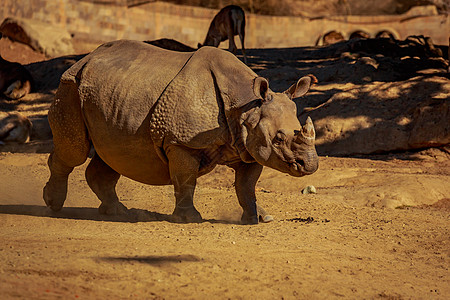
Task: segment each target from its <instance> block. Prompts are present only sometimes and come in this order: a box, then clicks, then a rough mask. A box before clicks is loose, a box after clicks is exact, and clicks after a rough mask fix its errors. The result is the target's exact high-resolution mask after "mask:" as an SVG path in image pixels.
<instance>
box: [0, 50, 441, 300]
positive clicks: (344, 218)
mask: <svg viewBox="0 0 450 300" xmlns="http://www.w3.org/2000/svg"><path fill="white" fill-rule="evenodd" d="M2 47H3V48H2ZM10 47H11V45H7V46H1V45H0V49H1V51H2V55H3V54H5V55H4V57H5V58H7V59H10V60H13V58H14V55H17V57H20V53H21V51H27V50H26V49H22V50H20V51H19V50H17V48H14V49H15V50H14V51H10V52H11V53H10V54H8V55H10V56H7V55H6V52H7V51H6V50H5V49H10ZM26 59H29V56H26ZM40 59H43V58H42V57H41V58H39V57H37V58H36V60H35V61H39V60H40ZM16 61H20V59H19V58H18V59H16ZM21 62H22V63H32V62H33V61H27V62H24V61H21ZM51 96H52V91H49V92H48V93H34V94H31V95H29V96H27V97H26V98H25V99H23V100H20V101H16V102H12V103H11V102H5V101H3V102H2V105H3V106H2V108H5V107H6V108H7V109H15V110H18V111H20V112H22V113H24V114H25V115H27V116H29V117H30V118H33V117H35V119H34V123H35V125H36V124H37V125H39V126H41V127H39V128H38V129H42V130H44V129H45V128H46V123H45V118H43V117H42V116H43V115H44V116H45V113H46V110H47V109H48V105H49V103H50V101H51ZM39 120H41V121H40V122H38V121H39ZM50 138H51V136H50V135H49V132H45V130H44V133H35V134H34V135H33V137H32V142H31V144H28V145H13V146H9V147H7V146H3V147H2V148H1V149H0V151H1V152H0V170H1V171H0V262H1V263H0V298H1V299H11V298H22V299H76V298H80V299H125V298H131V299H206V298H208V299H256V298H260V299H280V298H283V299H305V298H311V299H328V298H353V299H354V298H358V299H360V298H364V299H374V298H385V299H411V298H412V299H426V298H432V299H449V298H450V272H449V256H450V185H449V182H450V160H449V157H448V154H446V153H445V152H441V151H439V150H426V151H422V152H418V153H414V154H411V153H410V154H395V155H393V154H391V155H379V156H365V157H361V158H355V157H351V158H337V157H325V156H322V157H320V167H319V170H318V171H317V172H316V173H315V174H313V175H311V176H308V177H303V178H293V177H290V176H288V175H285V174H282V173H279V172H277V171H274V170H270V169H265V170H264V172H263V175H262V177H261V179H260V181H259V184H258V187H257V197H258V199H259V200H258V201H259V203H260V204H261V205H263V206H264V207H265V208H266V210H268V211H269V212H270V213H271V214H272V215H273V216H274V219H275V220H274V222H272V223H268V224H259V225H256V226H242V225H239V222H238V220H239V218H240V214H241V209H240V208H239V205H238V203H237V199H236V196H235V193H234V187H233V171H232V170H230V169H228V168H226V167H219V168H216V169H215V170H214V171H213V172H212V173H210V174H208V175H205V176H204V177H202V178H200V179H199V184H198V187H197V190H196V195H195V199H196V200H195V203H196V207H197V209H198V210H199V211H200V212H201V213H202V215H203V217H204V219H205V222H203V223H200V224H174V223H170V222H168V221H166V220H167V217H168V214H170V213H171V211H172V210H173V208H174V198H173V191H172V187H170V186H167V187H152V186H146V185H142V184H139V183H137V182H134V181H131V180H129V179H127V178H121V179H120V180H119V184H118V187H117V191H118V195H119V197H120V198H121V199H122V201H123V203H124V204H125V205H126V206H127V207H128V208H129V209H130V210H129V213H128V215H126V216H122V217H105V216H100V215H99V214H98V213H97V209H96V208H97V207H98V205H99V204H100V202H99V201H98V200H97V199H96V197H95V195H94V194H93V193H92V192H91V191H90V190H89V188H88V186H87V184H86V181H85V179H84V169H85V167H86V164H85V165H83V166H81V167H79V168H76V169H75V171H74V172H73V173H72V175H71V177H70V179H69V193H68V199H67V200H66V203H65V207H64V208H63V210H62V211H61V212H59V213H52V212H51V211H49V210H48V209H47V208H46V207H45V205H44V202H43V200H42V187H43V186H44V184H45V182H46V181H47V179H48V176H49V171H48V168H47V166H46V160H47V157H48V151H49V149H50V147H51V140H50V141H49V139H50ZM35 152H42V153H35ZM307 185H314V186H315V187H316V188H317V194H310V195H303V194H302V193H301V190H302V189H303V188H304V187H305V186H307Z"/></svg>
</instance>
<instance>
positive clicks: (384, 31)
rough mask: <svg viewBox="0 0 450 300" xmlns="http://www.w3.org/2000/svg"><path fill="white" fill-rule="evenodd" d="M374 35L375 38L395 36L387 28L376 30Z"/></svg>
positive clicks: (392, 37) (393, 38) (391, 37)
mask: <svg viewBox="0 0 450 300" xmlns="http://www.w3.org/2000/svg"><path fill="white" fill-rule="evenodd" d="M375 37H376V38H377V39H392V40H395V37H394V35H393V34H392V32H390V31H387V30H382V31H380V32H378V33H377V34H376V36H375Z"/></svg>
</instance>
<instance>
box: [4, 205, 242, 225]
mask: <svg viewBox="0 0 450 300" xmlns="http://www.w3.org/2000/svg"><path fill="white" fill-rule="evenodd" d="M0 214H7V215H22V216H35V217H47V218H56V219H71V220H87V221H106V222H122V223H138V222H161V221H167V222H171V223H176V222H173V221H172V218H171V215H168V214H161V213H157V212H153V211H148V210H145V209H138V208H130V209H128V210H127V211H126V213H124V214H120V215H115V216H110V215H102V214H99V213H98V209H97V208H94V207H64V208H63V209H62V210H61V211H59V212H54V211H52V210H51V209H50V208H48V207H46V206H40V205H25V204H9V205H0ZM203 222H209V223H221V224H240V223H239V222H237V221H232V220H216V219H204V220H203Z"/></svg>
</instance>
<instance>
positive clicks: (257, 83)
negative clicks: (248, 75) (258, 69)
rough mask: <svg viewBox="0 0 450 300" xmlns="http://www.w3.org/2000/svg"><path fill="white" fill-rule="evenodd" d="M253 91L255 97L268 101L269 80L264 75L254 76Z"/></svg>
mask: <svg viewBox="0 0 450 300" xmlns="http://www.w3.org/2000/svg"><path fill="white" fill-rule="evenodd" d="M253 92H254V93H255V95H256V97H258V98H261V99H262V100H263V101H268V95H269V82H268V81H267V79H265V78H264V77H256V78H255V80H254V81H253Z"/></svg>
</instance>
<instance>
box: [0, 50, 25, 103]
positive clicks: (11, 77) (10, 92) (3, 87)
mask: <svg viewBox="0 0 450 300" xmlns="http://www.w3.org/2000/svg"><path fill="white" fill-rule="evenodd" d="M32 83H33V77H32V76H31V74H30V72H28V70H27V69H25V67H24V66H22V65H21V64H19V63H14V62H10V61H7V60H5V59H3V58H2V57H1V56H0V92H1V93H3V94H4V95H5V96H6V97H8V98H10V99H20V98H22V97H23V96H25V95H26V94H28V93H30V92H31V88H32Z"/></svg>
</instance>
